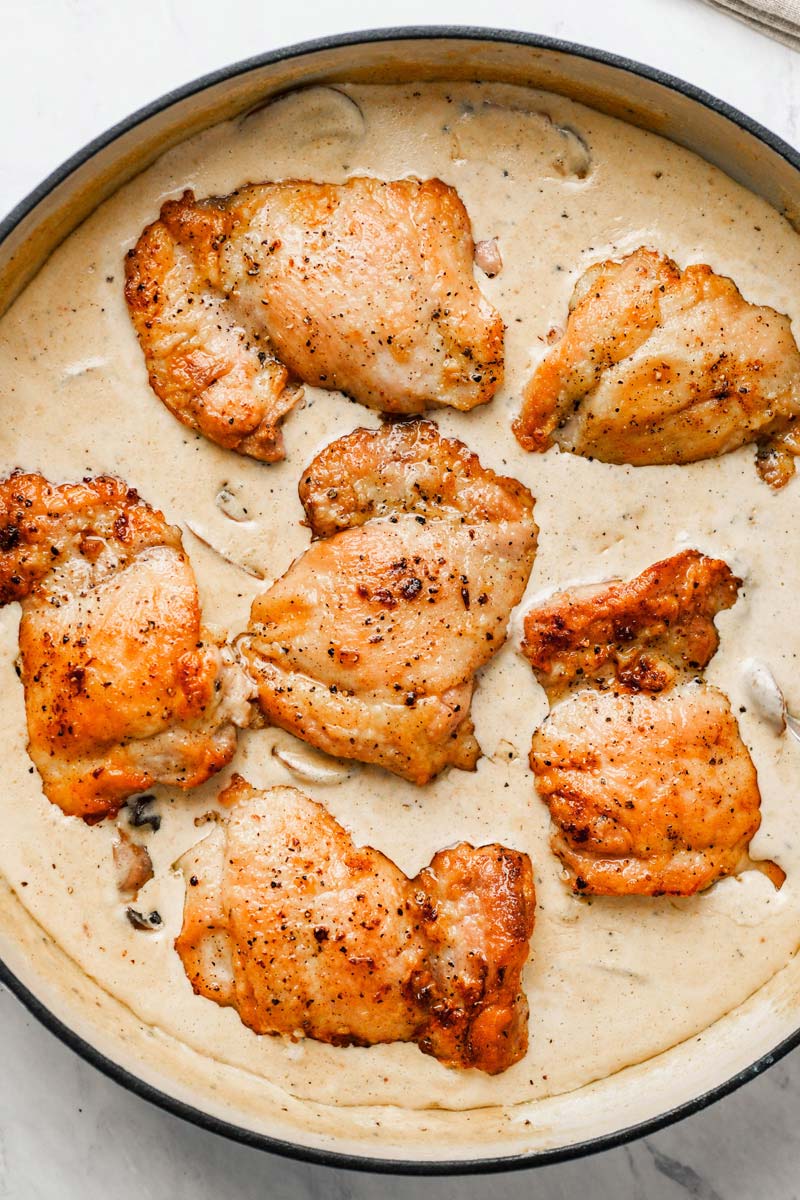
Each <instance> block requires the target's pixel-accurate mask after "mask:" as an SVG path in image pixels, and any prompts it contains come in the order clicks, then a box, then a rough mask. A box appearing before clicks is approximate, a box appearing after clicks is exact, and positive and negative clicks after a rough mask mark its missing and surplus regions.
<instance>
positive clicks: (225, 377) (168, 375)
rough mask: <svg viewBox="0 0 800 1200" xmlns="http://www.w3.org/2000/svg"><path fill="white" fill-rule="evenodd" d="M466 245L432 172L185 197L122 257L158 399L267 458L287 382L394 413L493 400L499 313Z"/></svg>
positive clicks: (214, 435)
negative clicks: (424, 178)
mask: <svg viewBox="0 0 800 1200" xmlns="http://www.w3.org/2000/svg"><path fill="white" fill-rule="evenodd" d="M473 253H474V245H473V241H472V232H471V228H470V222H469V217H468V216H467V212H466V210H465V208H464V206H463V204H462V203H461V200H460V199H459V197H458V194H457V193H456V192H455V191H454V189H453V188H451V187H448V186H447V185H446V184H444V183H442V182H441V181H440V180H438V179H432V180H427V181H420V180H417V179H400V180H395V181H392V182H388V183H387V182H384V181H382V180H379V179H368V178H354V179H350V180H348V181H347V182H346V183H342V184H319V183H311V182H308V181H299V180H293V181H287V182H284V183H263V184H256V185H253V186H250V187H243V188H240V189H238V190H237V191H236V192H233V193H232V194H231V195H230V196H223V197H214V198H211V199H209V200H202V201H197V200H195V197H194V195H193V194H192V193H191V192H185V193H184V195H183V196H182V197H181V198H180V199H179V200H171V201H169V202H168V203H166V204H165V205H164V206H163V208H162V210H161V216H160V218H159V220H158V221H156V222H154V224H152V225H150V226H148V228H147V229H146V230H145V231H144V233H143V234H142V236H141V238H140V239H139V242H138V243H137V245H136V247H135V249H133V250H132V251H131V252H130V254H129V256H128V259H127V264H126V290H125V294H126V298H127V301H128V306H129V310H130V313H131V317H132V319H133V322H134V325H135V327H136V331H137V333H138V335H139V340H140V343H141V346H142V349H143V351H144V355H145V359H146V363H147V369H148V373H149V376H150V383H151V385H152V387H153V389H154V391H155V392H156V394H157V395H158V396H159V397H160V398H161V399H162V400H163V401H164V403H165V404H166V405H167V407H168V408H169V409H170V410H171V411H172V412H173V413H174V414H175V416H177V417H178V419H179V420H181V421H183V422H184V424H186V425H189V426H190V427H191V428H193V429H197V430H199V431H200V432H201V433H203V434H205V436H206V437H208V438H211V439H212V441H215V442H218V443H219V444H220V445H222V446H227V447H229V448H231V449H234V450H238V451H239V452H240V453H242V454H248V455H251V456H252V457H254V458H260V459H264V460H265V461H267V462H271V461H275V460H277V459H280V458H282V457H283V454H284V448H283V436H282V433H281V429H280V423H281V421H282V419H283V417H284V416H285V415H286V413H287V412H288V411H289V410H290V409H291V408H292V407H293V405H294V404H295V403H296V401H297V399H298V396H299V392H298V390H297V388H296V387H295V386H294V385H293V382H292V381H300V382H304V383H308V384H313V385H315V386H317V387H322V388H328V389H339V390H341V391H343V392H345V393H346V394H347V395H349V396H352V397H353V398H354V399H356V400H359V401H360V402H361V403H362V404H366V405H369V406H370V407H371V408H377V409H380V410H382V411H384V412H392V413H420V412H423V411H425V410H426V409H428V408H431V407H433V406H435V405H450V406H452V407H453V408H457V409H461V410H466V409H470V408H473V407H474V406H475V405H477V404H485V403H486V402H487V401H488V400H490V399H491V398H492V396H493V395H494V393H495V392H496V390H497V388H498V387H499V386H500V384H501V383H502V379H503V322H502V320H501V318H500V316H499V314H498V313H497V312H495V310H494V309H493V308H492V307H491V306H490V304H489V303H488V301H487V300H486V299H485V298H484V297H483V296H482V294H481V292H480V291H479V289H478V286H477V284H476V282H475V278H474V274H473Z"/></svg>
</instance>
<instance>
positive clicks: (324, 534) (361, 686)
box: [241, 421, 537, 784]
mask: <svg viewBox="0 0 800 1200" xmlns="http://www.w3.org/2000/svg"><path fill="white" fill-rule="evenodd" d="M300 498H301V500H302V503H303V506H304V508H305V511H306V516H307V519H308V522H309V525H310V526H311V530H312V534H313V535H314V538H315V539H316V540H315V541H314V542H313V544H312V545H311V546H310V547H309V549H308V550H307V551H306V552H305V553H304V554H303V555H302V556H301V557H300V558H299V559H297V560H296V561H295V562H294V563H293V565H292V566H291V567H290V568H289V570H288V571H287V572H286V574H285V575H284V576H283V577H282V578H281V579H279V580H277V582H276V583H274V584H273V585H272V587H271V588H270V589H269V590H268V591H267V592H265V593H264V594H263V595H262V596H259V597H257V598H256V600H255V601H254V603H253V608H252V612H251V620H250V629H251V635H252V636H251V637H250V638H246V639H244V641H243V642H242V643H241V650H242V653H243V655H244V657H245V659H246V660H247V663H248V665H249V667H250V670H251V673H252V674H253V676H254V678H255V679H256V680H257V683H258V694H259V701H260V705H261V709H262V711H263V713H264V715H265V716H266V717H267V719H268V721H269V722H270V723H272V724H274V725H279V726H281V727H282V728H284V729H287V730H289V732H291V733H294V734H296V735H297V736H298V737H300V738H302V739H304V740H305V741H307V742H310V743H311V744H312V745H314V746H317V747H318V748H320V749H322V750H325V751H327V752H328V753H329V754H334V755H337V756H340V757H343V758H352V759H358V760H359V761H361V762H368V763H378V764H379V765H381V766H383V767H385V768H387V769H388V770H390V771H393V772H395V773H396V774H398V775H401V776H403V777H404V778H406V779H409V780H411V781H413V782H414V783H417V784H423V783H427V782H428V781H429V780H430V779H432V778H433V777H434V776H435V775H436V774H438V772H440V771H441V770H442V769H443V768H444V767H445V766H448V765H453V766H457V767H461V768H462V769H465V770H468V769H472V768H473V767H474V766H475V763H476V761H477V759H478V757H479V754H480V749H479V746H478V743H477V741H476V740H475V737H474V734H473V727H472V721H471V720H470V702H471V698H472V691H473V687H474V676H475V672H476V671H477V670H478V668H479V667H481V666H483V665H484V664H485V663H487V662H488V661H489V659H490V658H491V657H492V656H493V655H494V654H495V653H496V652H497V651H498V650H499V649H500V647H501V646H502V644H503V642H504V641H505V637H506V627H507V624H508V618H509V614H510V612H511V609H512V608H513V607H514V606H515V605H516V604H517V603H519V601H520V599H521V597H522V593H523V591H524V590H525V585H526V583H527V581H528V576H529V575H530V571H531V567H532V565H533V557H534V553H535V550H536V532H537V531H536V525H535V524H534V520H533V499H532V497H531V495H530V493H529V492H528V491H527V489H526V488H524V487H523V486H522V484H520V483H518V482H517V481H516V480H513V479H507V478H503V477H501V476H498V475H495V473H494V472H493V471H489V470H487V469H486V468H484V467H482V466H481V464H480V462H479V461H478V459H477V457H476V456H475V455H474V454H472V453H471V452H470V451H469V450H468V449H467V448H466V447H465V446H464V445H463V444H462V443H461V442H458V441H455V440H453V439H447V438H443V437H441V436H440V434H439V432H438V430H437V428H436V426H435V425H433V424H431V423H430V422H427V421H424V422H420V421H413V422H403V423H400V424H394V425H384V426H383V427H381V428H380V429H377V430H368V429H358V430H356V431H355V432H354V433H352V434H349V435H347V436H346V437H342V438H339V439H338V440H337V441H335V442H333V443H331V445H329V446H328V447H327V448H326V449H325V450H323V451H322V452H321V454H319V455H318V456H317V458H316V459H315V460H314V461H313V462H312V463H311V465H310V467H308V469H307V470H306V471H305V472H304V474H303V477H302V481H301V484H300Z"/></svg>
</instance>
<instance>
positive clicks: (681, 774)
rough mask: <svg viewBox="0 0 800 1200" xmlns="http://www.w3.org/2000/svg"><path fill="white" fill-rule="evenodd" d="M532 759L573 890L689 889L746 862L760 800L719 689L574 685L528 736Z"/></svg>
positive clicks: (685, 892) (641, 892) (649, 892)
mask: <svg viewBox="0 0 800 1200" xmlns="http://www.w3.org/2000/svg"><path fill="white" fill-rule="evenodd" d="M531 767H532V768H533V772H534V775H535V776H536V788H537V790H538V792H539V795H540V796H541V797H542V799H543V800H544V801H545V802H546V804H547V805H548V807H549V809H550V815H551V817H552V820H553V826H554V832H553V837H552V840H551V845H552V848H553V850H554V852H555V853H556V854H557V855H558V857H559V858H560V859H561V861H562V863H563V864H564V866H565V867H566V870H567V873H568V877H569V880H570V882H571V884H572V887H573V889H574V890H575V891H576V892H580V893H583V894H585V895H595V896H626V895H638V896H654V895H661V894H662V893H670V894H674V895H679V896H691V895H693V894H694V893H695V892H698V891H700V890H701V889H703V888H707V887H708V886H709V885H710V884H712V883H714V882H715V881H716V880H717V879H720V878H721V877H722V876H724V875H731V874H733V873H734V872H736V871H737V870H740V869H741V868H742V866H747V865H749V860H748V857H747V847H748V845H749V843H750V839H751V838H752V837H753V835H754V834H755V832H756V830H757V829H758V827H759V825H760V823H761V816H760V813H759V806H760V802H761V797H760V794H759V790H758V781H757V779H756V771H755V767H754V766H753V763H752V760H751V758H750V755H749V754H748V752H747V749H746V747H745V745H744V743H743V742H742V740H741V738H740V736H739V730H738V727H737V724H736V719H735V717H734V716H733V714H732V713H731V710H730V705H729V703H728V700H727V698H726V697H725V696H724V695H723V694H722V692H719V691H718V690H717V689H716V688H712V687H708V686H706V685H703V684H700V683H693V684H688V685H685V686H682V687H679V688H677V689H676V690H674V691H671V692H669V693H668V694H666V695H661V696H658V697H654V696H648V695H644V694H639V695H635V694H634V695H631V694H625V693H620V692H596V691H584V692H580V693H579V694H578V695H576V696H572V697H571V698H570V699H568V700H564V701H563V702H562V703H560V704H558V705H556V707H555V708H554V709H553V711H552V712H551V714H550V716H549V717H548V718H547V720H546V721H545V722H544V724H543V725H542V726H541V727H540V728H539V729H538V730H537V731H536V733H535V734H534V737H533V747H532V750H531Z"/></svg>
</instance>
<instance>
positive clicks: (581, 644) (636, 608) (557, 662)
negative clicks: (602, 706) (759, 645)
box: [522, 550, 742, 702]
mask: <svg viewBox="0 0 800 1200" xmlns="http://www.w3.org/2000/svg"><path fill="white" fill-rule="evenodd" d="M741 583H742V581H741V579H737V578H736V576H735V575H734V574H733V572H732V571H731V569H730V567H729V566H728V564H727V563H725V562H723V561H722V560H721V559H719V558H707V557H706V555H704V554H700V553H699V552H698V551H697V550H683V551H681V552H680V553H678V554H673V556H672V557H671V558H667V559H664V560H663V562H658V563H655V564H654V565H653V566H652V567H648V568H647V570H645V571H642V573H641V575H637V576H636V578H635V579H631V580H629V581H627V582H623V581H622V580H613V581H612V582H611V583H601V584H598V585H589V586H588V587H585V588H572V589H570V590H569V591H567V592H557V593H556V595H555V596H553V597H552V598H551V599H550V600H548V601H546V602H545V603H544V604H540V605H537V606H536V608H533V609H531V610H530V611H529V612H528V613H526V614H525V621H524V631H525V634H524V638H523V642H522V653H523V654H524V655H525V657H526V658H527V659H528V661H529V662H530V664H531V666H532V667H533V670H534V673H535V675H536V678H537V679H538V680H539V682H540V683H541V685H542V687H544V689H545V691H546V692H547V695H548V697H549V699H550V700H551V702H552V701H553V700H555V699H558V698H559V696H560V695H561V694H562V693H563V692H564V691H565V690H567V689H569V688H570V687H573V686H574V685H576V684H577V685H578V686H581V687H585V686H586V685H587V684H589V683H590V682H596V683H598V684H599V685H601V686H605V687H608V686H611V685H613V684H614V683H617V684H618V685H620V686H621V687H624V688H625V689H627V690H629V691H632V692H662V691H664V690H665V689H666V688H668V687H670V686H671V685H672V684H673V683H674V682H675V681H676V679H677V678H679V677H691V676H693V675H696V674H697V672H698V671H700V670H702V669H703V667H706V666H707V665H708V663H709V662H710V661H711V659H712V658H713V656H714V654H715V653H716V651H717V647H718V645H719V634H718V633H717V628H716V626H715V624H714V618H715V617H716V615H717V613H719V612H722V611H723V610H724V609H726V608H731V607H732V605H734V604H735V603H736V595H737V592H738V590H739V588H740V587H741Z"/></svg>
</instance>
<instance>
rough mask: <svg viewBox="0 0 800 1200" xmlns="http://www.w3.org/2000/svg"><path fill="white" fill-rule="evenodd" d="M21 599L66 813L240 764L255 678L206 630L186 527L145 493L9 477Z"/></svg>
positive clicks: (9, 568) (35, 753) (44, 768)
mask: <svg viewBox="0 0 800 1200" xmlns="http://www.w3.org/2000/svg"><path fill="white" fill-rule="evenodd" d="M12 601H19V602H20V604H21V605H22V619H21V622H20V627H19V647H20V658H19V674H20V678H21V680H22V683H23V686H24V689H25V708H26V714H27V722H28V736H29V744H28V751H29V753H30V755H31V758H32V760H33V762H34V764H35V765H36V767H37V769H38V771H39V774H40V775H41V778H42V785H43V788H44V792H45V795H46V796H47V797H48V799H50V800H51V801H52V802H53V803H54V804H57V805H59V806H60V807H61V808H62V809H63V810H64V812H65V813H67V814H69V815H72V816H81V817H83V818H84V819H85V820H86V821H89V822H94V821H98V820H100V819H102V818H103V817H104V816H106V815H109V814H113V813H115V812H116V811H117V810H118V809H119V808H120V807H121V806H122V804H123V803H124V802H125V799H126V798H127V797H128V796H130V795H132V794H134V793H136V792H140V791H143V790H144V789H146V788H148V787H150V786H152V785H153V784H155V783H166V784H172V785H174V786H177V787H180V788H190V787H193V786H195V785H196V784H199V783H202V782H203V781H204V780H205V779H208V778H209V776H211V775H212V774H214V772H215V771H218V770H220V768H221V767H223V766H224V765H225V764H226V763H228V762H229V761H230V760H231V758H232V757H233V754H234V750H235V748H236V726H238V725H246V724H247V723H248V721H249V718H250V712H251V707H250V704H249V698H250V695H251V693H252V685H251V683H250V681H249V680H248V679H247V678H246V676H245V674H244V672H243V671H242V670H241V668H240V667H238V666H237V665H235V663H234V662H233V660H232V658H231V655H230V652H229V651H228V650H227V649H226V648H225V647H224V645H223V644H220V643H219V642H218V641H217V639H215V638H213V637H210V636H209V634H208V633H207V631H205V630H204V629H203V628H202V626H201V623H200V606H199V600H198V595H197V584H196V583H195V579H194V574H193V572H192V568H191V565H190V564H189V561H188V559H187V557H186V554H185V552H184V549H183V546H182V545H181V539H180V534H179V532H178V530H177V529H175V528H173V527H172V526H170V525H168V524H167V523H166V521H165V520H164V517H163V515H162V514H161V513H160V512H157V511H155V510H154V509H152V508H151V507H150V506H149V505H148V504H146V503H145V502H144V501H143V500H141V499H140V498H139V496H138V495H137V493H136V492H135V491H134V490H133V489H132V488H128V487H127V485H126V484H124V483H122V482H121V481H119V480H117V479H112V478H109V477H102V476H101V477H100V478H97V479H87V480H84V481H83V482H82V483H76V484H64V485H62V486H60V487H55V486H53V485H51V484H50V483H48V482H47V480H46V479H43V478H42V476H41V475H12V476H11V477H10V478H9V479H6V480H5V481H4V482H3V483H2V484H0V604H9V603H11V602H12Z"/></svg>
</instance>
